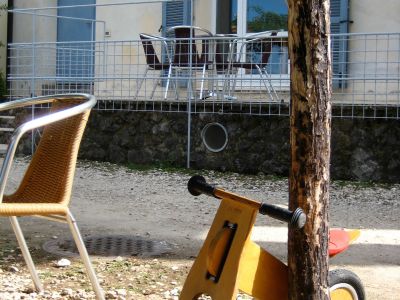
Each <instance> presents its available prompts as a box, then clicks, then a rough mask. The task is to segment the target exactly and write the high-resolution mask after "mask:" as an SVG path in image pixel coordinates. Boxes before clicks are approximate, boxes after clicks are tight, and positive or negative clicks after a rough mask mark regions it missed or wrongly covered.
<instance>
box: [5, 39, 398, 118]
mask: <svg viewBox="0 0 400 300" xmlns="http://www.w3.org/2000/svg"><path fill="white" fill-rule="evenodd" d="M331 42H332V47H331V48H332V53H331V57H332V67H333V96H332V103H333V115H334V116H335V117H352V118H358V117H360V118H395V119H400V109H399V108H400V76H399V73H400V33H374V34H371V33H368V34H363V33H360V34H340V35H337V34H335V35H332V36H331ZM8 47H9V53H10V57H9V62H10V66H9V67H10V74H9V76H8V82H9V93H10V97H11V98H12V99H14V98H21V97H30V96H40V95H50V94H59V93H77V92H78V93H82V92H84V93H91V94H94V95H95V96H96V98H97V99H98V104H97V109H104V110H131V111H161V112H187V111H188V110H189V109H190V112H192V113H198V112H202V113H239V114H257V115H281V116H287V115H289V101H290V94H289V73H290V65H289V60H288V49H287V37H285V36H284V35H280V34H279V33H278V35H274V36H270V35H268V34H266V35H261V36H253V37H240V38H238V37H233V36H212V37H193V38H191V39H179V38H176V37H172V38H161V37H151V38H150V39H143V38H142V39H137V40H122V41H98V42H69V43H65V42H63V43H57V42H42V43H13V44H10V45H9V46H8ZM185 49H186V50H185ZM183 50H185V51H186V52H185V51H183ZM146 53H147V55H146ZM156 57H157V58H156ZM188 104H190V105H188Z"/></svg>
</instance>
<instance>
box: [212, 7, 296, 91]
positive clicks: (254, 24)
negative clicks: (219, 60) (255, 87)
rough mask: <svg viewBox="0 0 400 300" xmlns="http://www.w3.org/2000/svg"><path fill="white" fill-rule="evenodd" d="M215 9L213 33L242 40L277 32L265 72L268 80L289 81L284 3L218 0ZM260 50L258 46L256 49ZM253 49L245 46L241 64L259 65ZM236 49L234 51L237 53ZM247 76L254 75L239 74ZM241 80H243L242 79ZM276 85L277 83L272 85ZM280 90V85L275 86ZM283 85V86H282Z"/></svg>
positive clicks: (253, 46)
mask: <svg viewBox="0 0 400 300" xmlns="http://www.w3.org/2000/svg"><path fill="white" fill-rule="evenodd" d="M220 1H222V2H221V4H220V5H217V16H218V19H217V32H218V33H236V34H237V35H238V36H239V37H246V36H249V35H251V34H254V33H257V32H262V31H271V30H272V31H277V32H278V38H277V39H276V42H274V43H273V45H272V49H271V55H270V57H269V60H268V65H267V72H268V73H269V74H270V75H271V76H272V78H274V77H275V78H279V79H285V80H286V79H288V78H289V74H288V72H289V56H288V45H287V28H288V26H287V18H288V7H287V5H286V1H285V0H220ZM260 47H261V45H260ZM260 47H257V45H255V44H251V45H248V47H247V48H246V49H245V50H246V55H245V56H244V57H243V56H242V61H243V60H246V61H247V62H253V63H257V62H260V61H261V53H260V51H257V49H258V48H260ZM239 48H240V47H238V51H239ZM242 72H243V74H242V75H245V74H244V72H246V74H247V75H249V79H250V77H252V76H250V75H251V74H255V73H257V71H256V70H254V71H249V70H247V71H244V70H243V71H242ZM243 79H245V77H243ZM276 83H277V84H278V81H276ZM279 85H280V86H282V82H279ZM285 85H286V84H285Z"/></svg>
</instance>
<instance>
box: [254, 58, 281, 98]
mask: <svg viewBox="0 0 400 300" xmlns="http://www.w3.org/2000/svg"><path fill="white" fill-rule="evenodd" d="M256 68H257V70H258V73H259V74H260V77H261V81H262V82H263V84H264V86H265V88H266V89H267V92H268V95H269V98H270V100H271V101H279V98H278V95H277V93H276V91H275V89H274V87H273V85H272V83H271V79H270V78H269V74H268V73H267V71H266V70H262V69H261V68H260V67H259V66H258V65H256ZM264 73H265V77H264ZM266 81H268V84H267V83H266ZM268 85H269V86H268ZM274 97H275V98H274Z"/></svg>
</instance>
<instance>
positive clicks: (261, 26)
mask: <svg viewBox="0 0 400 300" xmlns="http://www.w3.org/2000/svg"><path fill="white" fill-rule="evenodd" d="M252 9H253V10H254V11H255V12H256V13H257V16H256V17H255V18H254V19H253V20H252V21H251V22H249V24H248V26H249V31H250V32H260V31H265V30H279V29H283V30H288V15H287V14H285V15H284V14H282V15H279V14H277V13H275V12H272V11H264V10H263V9H262V8H261V7H258V6H255V7H253V8H252Z"/></svg>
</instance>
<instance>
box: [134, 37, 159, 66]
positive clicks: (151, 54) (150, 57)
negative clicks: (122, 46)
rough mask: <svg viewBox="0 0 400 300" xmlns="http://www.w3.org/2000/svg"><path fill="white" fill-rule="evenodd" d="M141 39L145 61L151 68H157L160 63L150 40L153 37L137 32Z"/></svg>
mask: <svg viewBox="0 0 400 300" xmlns="http://www.w3.org/2000/svg"><path fill="white" fill-rule="evenodd" d="M139 36H140V40H141V41H142V45H143V50H144V54H145V55H146V63H147V65H148V66H149V67H150V68H152V69H157V66H159V65H160V60H159V58H158V56H157V53H156V50H155V48H154V45H153V42H152V40H154V39H153V37H152V36H150V35H147V34H144V33H141V34H139Z"/></svg>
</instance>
